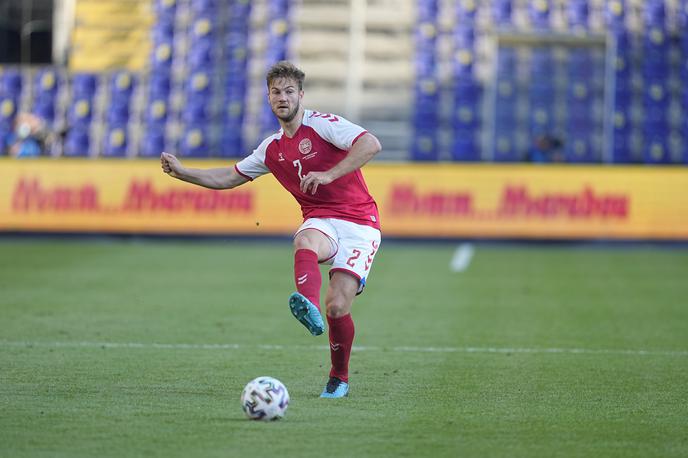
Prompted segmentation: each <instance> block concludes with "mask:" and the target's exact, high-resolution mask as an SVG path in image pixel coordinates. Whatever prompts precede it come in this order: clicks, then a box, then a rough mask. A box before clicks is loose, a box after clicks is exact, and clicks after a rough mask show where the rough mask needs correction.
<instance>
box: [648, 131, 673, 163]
mask: <svg viewBox="0 0 688 458" xmlns="http://www.w3.org/2000/svg"><path fill="white" fill-rule="evenodd" d="M643 160H644V161H645V163H646V164H668V163H670V162H671V155H670V153H669V145H668V142H667V138H666V136H655V135H652V136H651V135H645V142H644V148H643Z"/></svg>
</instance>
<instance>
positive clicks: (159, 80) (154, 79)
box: [148, 71, 171, 98]
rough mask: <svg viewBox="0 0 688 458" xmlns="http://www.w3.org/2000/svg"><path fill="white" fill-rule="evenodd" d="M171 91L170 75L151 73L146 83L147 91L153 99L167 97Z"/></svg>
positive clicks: (157, 72)
mask: <svg viewBox="0 0 688 458" xmlns="http://www.w3.org/2000/svg"><path fill="white" fill-rule="evenodd" d="M170 89H171V80H170V75H169V73H167V72H159V71H153V73H152V74H151V79H150V81H149V83H148V90H149V91H150V94H151V96H153V97H155V98H160V97H165V98H167V97H169V95H170Z"/></svg>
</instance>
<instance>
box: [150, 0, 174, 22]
mask: <svg viewBox="0 0 688 458" xmlns="http://www.w3.org/2000/svg"><path fill="white" fill-rule="evenodd" d="M153 10H154V11H155V15H156V17H157V18H161V17H162V18H174V15H175V13H176V11H177V0H154V2H153Z"/></svg>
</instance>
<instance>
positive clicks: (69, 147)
mask: <svg viewBox="0 0 688 458" xmlns="http://www.w3.org/2000/svg"><path fill="white" fill-rule="evenodd" d="M90 147H91V136H90V133H89V130H88V128H87V127H72V128H70V129H69V131H67V136H66V138H65V143H64V150H63V154H64V155H65V156H69V157H85V156H88V155H89V153H90Z"/></svg>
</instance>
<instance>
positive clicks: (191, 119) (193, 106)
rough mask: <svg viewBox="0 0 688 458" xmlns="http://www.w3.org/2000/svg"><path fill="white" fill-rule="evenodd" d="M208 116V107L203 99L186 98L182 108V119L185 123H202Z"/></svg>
mask: <svg viewBox="0 0 688 458" xmlns="http://www.w3.org/2000/svg"><path fill="white" fill-rule="evenodd" d="M209 118H210V107H209V104H208V103H207V101H206V100H205V99H200V100H199V99H194V98H191V99H189V100H187V103H186V104H184V108H183V109H182V119H183V120H184V122H186V123H191V124H202V123H205V122H207V121H208V119H209Z"/></svg>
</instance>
